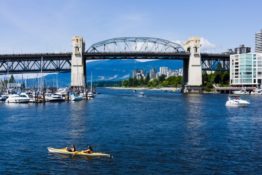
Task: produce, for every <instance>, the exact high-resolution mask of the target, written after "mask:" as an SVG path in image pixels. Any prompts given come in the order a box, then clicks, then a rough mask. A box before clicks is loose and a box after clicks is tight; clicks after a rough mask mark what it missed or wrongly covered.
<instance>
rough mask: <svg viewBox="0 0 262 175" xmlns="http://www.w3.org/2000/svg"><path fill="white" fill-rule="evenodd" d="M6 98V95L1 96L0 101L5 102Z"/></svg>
mask: <svg viewBox="0 0 262 175" xmlns="http://www.w3.org/2000/svg"><path fill="white" fill-rule="evenodd" d="M7 98H8V95H1V96H0V101H6V99H7Z"/></svg>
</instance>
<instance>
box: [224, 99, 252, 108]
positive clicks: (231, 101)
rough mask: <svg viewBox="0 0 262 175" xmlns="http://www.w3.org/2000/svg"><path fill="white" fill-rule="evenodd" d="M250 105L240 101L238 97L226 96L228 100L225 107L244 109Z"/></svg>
mask: <svg viewBox="0 0 262 175" xmlns="http://www.w3.org/2000/svg"><path fill="white" fill-rule="evenodd" d="M249 104H250V103H249V102H248V101H247V100H242V99H241V98H240V96H228V100H227V102H226V106H227V107H245V106H248V105H249Z"/></svg>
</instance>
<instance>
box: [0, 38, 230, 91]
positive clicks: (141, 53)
mask: <svg viewBox="0 0 262 175" xmlns="http://www.w3.org/2000/svg"><path fill="white" fill-rule="evenodd" d="M200 48H201V44H200V39H199V38H198V37H193V38H191V39H189V40H188V41H187V42H186V43H185V45H184V46H181V45H180V44H178V43H174V42H171V41H168V40H164V39H159V38H149V37H122V38H114V39H109V40H105V41H101V42H98V43H95V44H93V45H91V46H90V47H89V48H88V49H87V50H85V42H84V40H83V38H82V37H79V36H76V37H73V39H72V52H67V53H36V54H5V55H0V74H19V73H36V72H37V73H39V72H45V73H51V72H68V71H71V86H72V87H85V85H86V63H85V62H86V60H100V59H166V60H182V61H183V62H184V85H185V86H184V87H185V91H188V92H191V91H200V90H201V85H202V71H208V70H210V71H214V70H216V68H217V65H218V64H220V65H221V66H222V69H223V70H229V55H227V54H211V53H200Z"/></svg>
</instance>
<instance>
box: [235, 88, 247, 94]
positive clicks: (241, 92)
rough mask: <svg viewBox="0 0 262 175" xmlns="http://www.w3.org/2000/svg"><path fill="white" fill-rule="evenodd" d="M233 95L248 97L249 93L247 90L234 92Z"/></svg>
mask: <svg viewBox="0 0 262 175" xmlns="http://www.w3.org/2000/svg"><path fill="white" fill-rule="evenodd" d="M233 94H235V95H248V94H249V92H248V91H246V90H245V89H241V90H239V91H233Z"/></svg>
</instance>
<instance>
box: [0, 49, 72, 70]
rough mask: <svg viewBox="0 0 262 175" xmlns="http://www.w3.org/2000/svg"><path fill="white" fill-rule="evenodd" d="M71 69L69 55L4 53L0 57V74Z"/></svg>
mask: <svg viewBox="0 0 262 175" xmlns="http://www.w3.org/2000/svg"><path fill="white" fill-rule="evenodd" d="M70 70H71V55H69V56H66V55H62V56H60V55H57V54H53V56H51V55H50V54H43V55H42V56H41V55H38V54H37V55H35V56H34V54H32V55H30V56H28V55H26V56H22V55H5V57H4V59H3V58H2V59H1V58H0V74H8V73H10V74H16V73H35V72H41V71H42V72H46V73H50V72H67V71H70Z"/></svg>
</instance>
